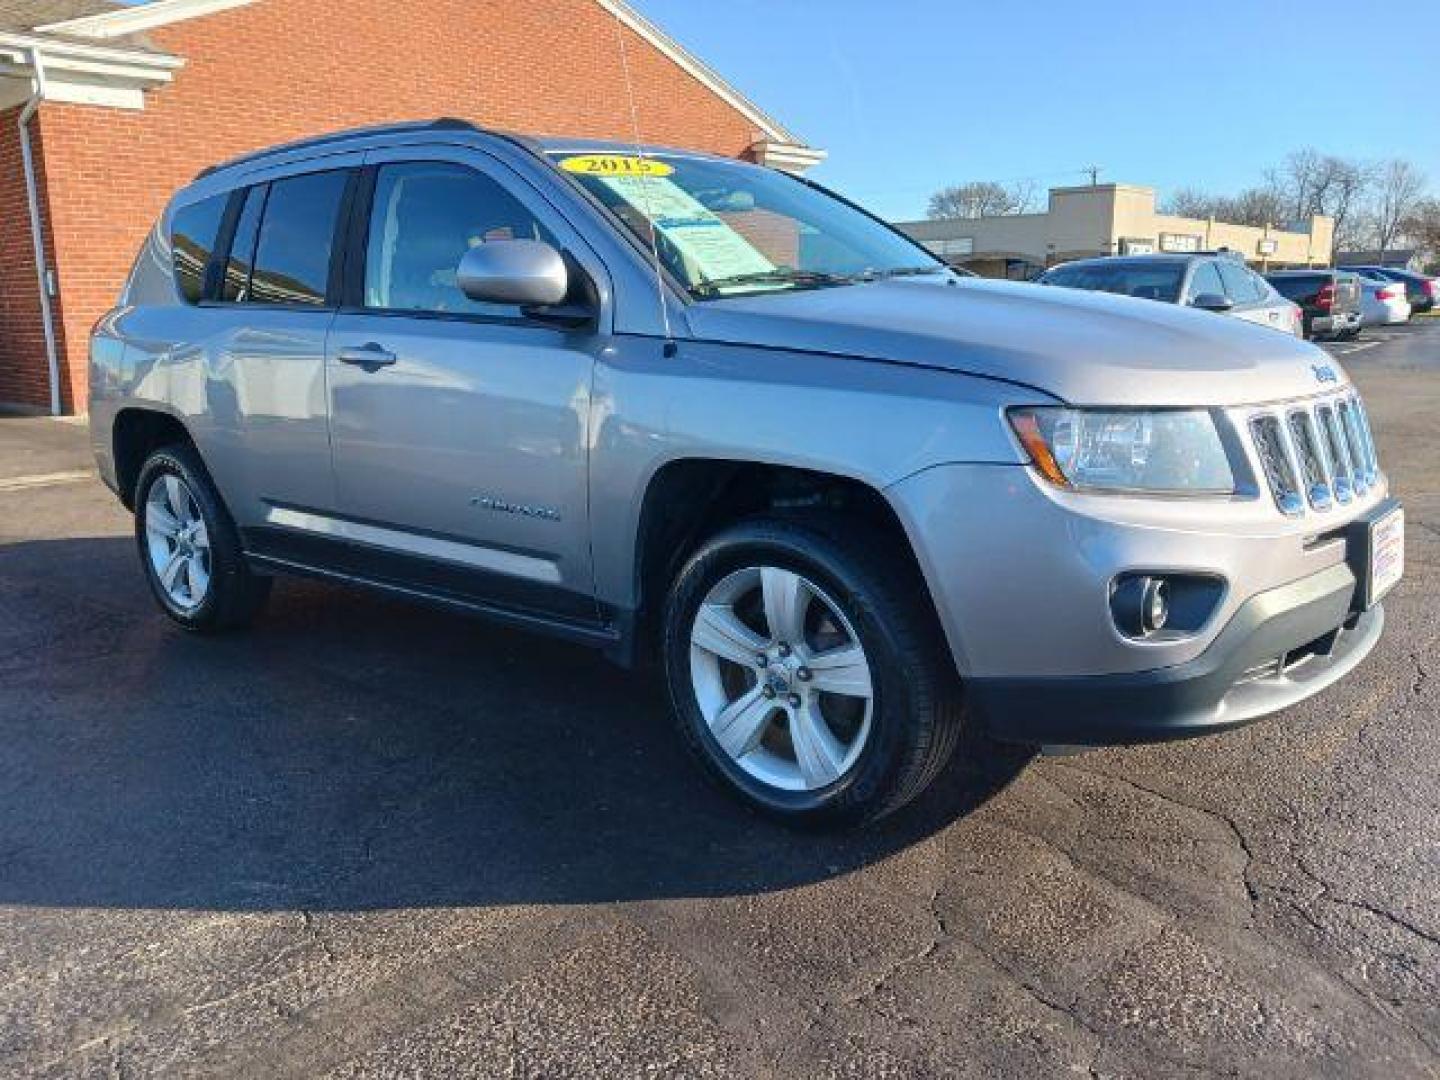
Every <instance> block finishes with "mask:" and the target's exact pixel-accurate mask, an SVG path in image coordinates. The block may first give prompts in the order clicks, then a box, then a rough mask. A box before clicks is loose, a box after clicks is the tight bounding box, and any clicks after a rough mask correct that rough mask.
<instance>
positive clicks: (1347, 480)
mask: <svg viewBox="0 0 1440 1080" xmlns="http://www.w3.org/2000/svg"><path fill="white" fill-rule="evenodd" d="M1315 414H1316V416H1317V417H1318V418H1319V420H1320V430H1321V431H1323V432H1324V433H1325V448H1326V449H1327V450H1328V451H1329V453H1330V464H1331V465H1332V466H1333V467H1334V469H1335V499H1336V501H1337V502H1340V503H1348V502H1349V501H1350V500H1351V499H1352V498H1354V495H1355V486H1354V475H1355V474H1354V470H1353V469H1352V468H1351V465H1350V451H1349V449H1348V448H1347V447H1346V445H1345V436H1344V434H1342V433H1341V431H1340V418H1339V417H1338V416H1336V414H1335V410H1334V408H1332V407H1331V406H1329V405H1321V406H1320V408H1319V409H1317V410H1316V411H1315Z"/></svg>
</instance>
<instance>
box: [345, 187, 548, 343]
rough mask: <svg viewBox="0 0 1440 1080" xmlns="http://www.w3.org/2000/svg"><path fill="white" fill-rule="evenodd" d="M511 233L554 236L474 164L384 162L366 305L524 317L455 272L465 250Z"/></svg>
mask: <svg viewBox="0 0 1440 1080" xmlns="http://www.w3.org/2000/svg"><path fill="white" fill-rule="evenodd" d="M509 240H544V241H546V242H547V243H551V244H553V243H554V242H555V241H554V239H553V238H552V237H551V235H550V233H549V232H548V231H546V229H545V228H544V227H543V226H542V225H541V224H540V223H539V222H538V221H536V220H535V215H534V214H532V213H530V211H528V210H526V209H525V207H524V205H523V204H521V203H520V201H519V200H518V199H516V198H515V197H514V196H513V195H511V194H510V193H509V192H508V191H506V190H505V189H504V188H503V187H501V186H500V185H499V184H498V183H496V182H495V181H494V180H492V179H490V178H489V177H488V176H484V175H482V174H481V173H478V172H476V171H475V170H474V169H470V168H467V167H465V166H463V165H455V164H450V163H446V162H412V163H406V164H401V165H385V166H382V167H381V168H380V170H379V172H378V174H377V175H376V178H375V198H374V202H373V204H372V209H371V211H370V238H369V242H368V244H367V245H366V249H365V306H366V307H369V308H379V309H382V310H387V311H431V312H454V313H457V314H468V315H491V316H497V317H502V318H505V317H508V318H519V317H520V315H521V312H520V309H519V308H518V307H515V306H512V305H507V304H488V303H480V302H478V301H475V300H471V299H470V298H469V297H467V296H466V295H465V294H464V293H463V292H461V291H460V286H459V284H458V283H457V280H456V270H457V269H458V268H459V266H460V258H461V256H462V255H464V254H465V252H466V251H468V250H469V249H470V248H472V247H475V246H477V245H479V244H502V243H505V242H506V241H509Z"/></svg>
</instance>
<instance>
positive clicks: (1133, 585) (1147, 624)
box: [1110, 574, 1170, 638]
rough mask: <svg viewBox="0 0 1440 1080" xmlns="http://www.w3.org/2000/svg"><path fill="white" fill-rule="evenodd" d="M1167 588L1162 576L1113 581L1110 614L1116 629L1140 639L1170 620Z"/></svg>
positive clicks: (1139, 575) (1133, 577)
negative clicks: (1113, 589)
mask: <svg viewBox="0 0 1440 1080" xmlns="http://www.w3.org/2000/svg"><path fill="white" fill-rule="evenodd" d="M1169 591H1170V590H1169V587H1168V586H1167V585H1166V583H1165V579H1164V578H1161V577H1150V576H1149V575H1145V574H1136V575H1133V576H1131V577H1126V578H1123V579H1121V580H1120V581H1119V582H1117V583H1116V585H1115V591H1114V593H1112V594H1111V596H1110V613H1111V615H1113V616H1114V619H1115V625H1116V626H1117V627H1119V628H1120V632H1121V633H1122V634H1124V635H1125V636H1126V637H1132V638H1143V637H1149V636H1150V635H1151V634H1153V633H1155V632H1156V631H1158V630H1160V629H1162V628H1163V627H1164V626H1165V624H1166V622H1168V621H1169V619H1170V597H1169Z"/></svg>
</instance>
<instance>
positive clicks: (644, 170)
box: [560, 154, 675, 176]
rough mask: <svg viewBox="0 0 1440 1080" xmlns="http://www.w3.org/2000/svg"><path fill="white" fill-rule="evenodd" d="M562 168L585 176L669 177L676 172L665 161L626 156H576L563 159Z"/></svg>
mask: <svg viewBox="0 0 1440 1080" xmlns="http://www.w3.org/2000/svg"><path fill="white" fill-rule="evenodd" d="M560 168H562V169H564V170H565V171H566V172H573V173H581V174H583V175H585V176H669V175H670V174H671V173H673V172H674V171H675V170H674V168H673V167H671V166H670V165H667V164H665V162H663V161H656V160H655V159H654V158H645V157H630V156H626V155H624V154H576V155H575V156H574V157H567V158H562V159H561V161H560Z"/></svg>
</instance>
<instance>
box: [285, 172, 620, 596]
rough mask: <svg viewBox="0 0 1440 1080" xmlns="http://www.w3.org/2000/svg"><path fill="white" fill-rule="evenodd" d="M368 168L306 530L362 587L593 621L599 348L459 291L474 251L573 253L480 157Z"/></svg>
mask: <svg viewBox="0 0 1440 1080" xmlns="http://www.w3.org/2000/svg"><path fill="white" fill-rule="evenodd" d="M366 160H367V166H366V169H365V173H364V180H363V182H362V185H361V189H360V190H361V194H360V197H359V199H358V200H357V204H356V207H355V211H354V213H355V214H356V227H355V228H354V229H353V230H352V236H353V237H354V238H355V239H354V242H353V243H352V247H351V251H350V259H351V265H349V266H348V267H347V271H346V278H347V289H348V290H349V295H347V297H346V299H347V306H346V307H344V308H342V310H341V312H340V314H339V315H338V316H337V317H336V320H335V323H334V324H333V326H332V329H331V333H330V338H329V342H328V346H327V361H326V364H327V370H328V375H329V378H328V383H329V390H330V431H331V444H332V453H333V461H334V471H335V484H336V498H337V505H338V508H339V513H338V515H337V517H336V520H335V521H333V522H329V521H321V522H311V523H310V524H311V525H312V526H313V527H316V528H319V529H322V530H324V531H326V532H328V533H329V534H330V535H331V536H332V537H334V538H337V539H339V540H341V541H344V542H347V543H349V544H352V545H356V546H357V547H358V549H359V552H363V555H364V557H365V558H366V559H367V560H369V566H368V567H367V568H366V569H365V573H367V575H370V576H375V577H380V578H386V579H395V580H401V581H404V582H406V583H414V584H421V585H423V586H425V587H427V588H430V589H433V590H436V591H441V592H445V593H450V594H458V595H460V596H463V597H465V598H475V599H480V600H483V601H486V602H489V603H492V604H499V605H501V606H505V607H510V608H514V609H519V610H522V611H540V612H542V613H545V614H549V615H557V616H563V617H570V618H575V619H581V620H593V618H594V616H595V605H594V599H593V597H594V588H593V581H592V575H591V566H590V548H589V520H588V518H589V515H588V500H587V494H586V492H587V459H588V451H587V445H588V444H587V428H588V424H589V413H590V395H591V373H592V369H593V366H594V363H595V355H594V354H595V351H596V349H597V348H598V347H599V345H598V342H599V339H598V337H597V336H596V334H595V332H594V330H592V329H589V328H587V329H584V330H573V329H571V330H567V329H563V328H559V327H556V326H552V325H546V324H544V323H542V322H539V321H537V320H535V319H532V318H529V317H527V316H526V315H525V314H524V313H523V312H521V311H520V309H519V308H516V307H510V306H504V305H496V304H482V303H477V302H475V301H472V300H470V299H468V298H467V297H466V296H465V295H464V294H463V293H462V292H461V291H460V289H459V287H458V285H457V283H456V268H457V266H458V264H459V262H460V258H461V256H462V255H463V254H464V253H465V251H466V250H467V248H469V247H471V246H474V245H476V244H487V243H504V242H506V241H508V240H511V239H517V238H529V239H539V240H545V241H548V242H550V243H552V244H555V245H557V246H560V247H572V248H573V247H574V245H576V244H579V243H580V241H579V238H578V236H576V235H574V234H573V233H571V232H570V230H569V227H568V226H567V225H566V224H565V223H564V222H563V221H562V220H558V219H557V218H556V216H555V215H554V212H553V210H551V209H550V208H549V207H548V206H546V205H545V204H544V203H543V202H541V201H540V199H539V198H538V196H536V195H535V194H534V193H533V192H531V191H530V190H529V189H528V188H526V187H525V185H524V182H523V181H521V180H519V179H518V178H516V177H514V176H513V175H511V174H509V173H508V172H507V171H506V170H505V169H504V167H503V166H502V165H500V164H499V163H496V162H493V161H492V159H490V158H489V157H488V156H486V155H484V154H482V153H480V152H478V151H464V150H456V149H449V150H441V151H426V150H423V149H419V148H401V149H396V150H386V151H377V152H375V153H372V154H371V155H369V156H368V157H367V159H366ZM362 234H363V238H362ZM357 262H358V264H359V265H354V264H355V263H357Z"/></svg>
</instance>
